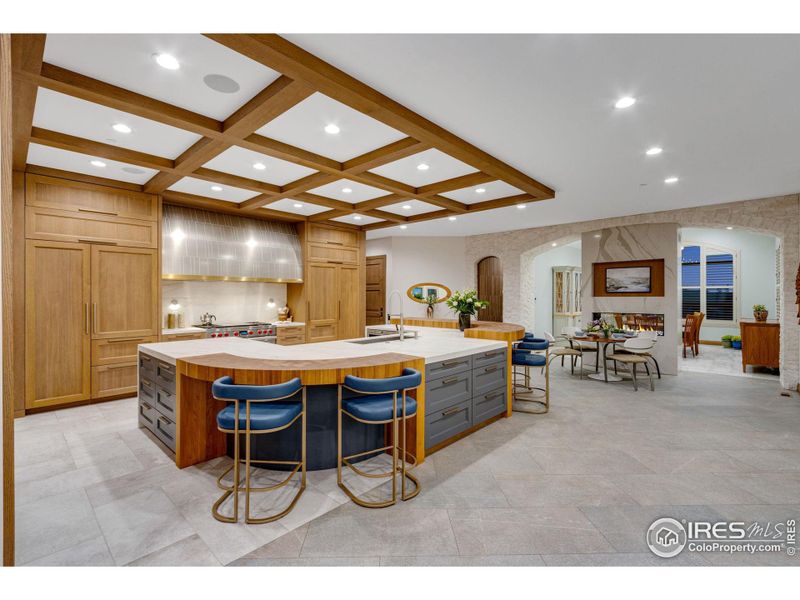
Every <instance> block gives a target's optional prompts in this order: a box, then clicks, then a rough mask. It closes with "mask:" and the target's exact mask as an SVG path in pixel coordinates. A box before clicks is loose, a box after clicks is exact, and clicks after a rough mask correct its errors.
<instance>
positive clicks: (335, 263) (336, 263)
mask: <svg viewBox="0 0 800 600" xmlns="http://www.w3.org/2000/svg"><path fill="white" fill-rule="evenodd" d="M328 263H330V264H332V265H341V264H342V261H340V260H329V261H328Z"/></svg>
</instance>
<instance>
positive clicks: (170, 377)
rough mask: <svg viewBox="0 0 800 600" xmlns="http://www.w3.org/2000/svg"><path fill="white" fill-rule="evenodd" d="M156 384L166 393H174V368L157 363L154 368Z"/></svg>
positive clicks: (163, 363)
mask: <svg viewBox="0 0 800 600" xmlns="http://www.w3.org/2000/svg"><path fill="white" fill-rule="evenodd" d="M156 383H157V384H158V386H159V387H161V388H163V389H165V390H167V391H168V392H170V393H172V394H174V393H175V366H174V365H169V364H167V363H165V362H161V361H158V366H157V367H156Z"/></svg>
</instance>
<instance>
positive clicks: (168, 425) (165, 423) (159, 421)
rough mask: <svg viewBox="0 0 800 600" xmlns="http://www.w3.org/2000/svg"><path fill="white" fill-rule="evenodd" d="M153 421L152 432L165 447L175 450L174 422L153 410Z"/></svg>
mask: <svg viewBox="0 0 800 600" xmlns="http://www.w3.org/2000/svg"><path fill="white" fill-rule="evenodd" d="M155 423H156V427H155V429H154V430H153V433H155V434H156V437H157V438H158V439H159V440H161V441H162V442H163V443H164V445H165V446H166V447H167V448H169V449H170V450H172V451H173V452H175V423H174V422H173V421H172V420H170V419H168V418H167V417H165V416H164V415H162V414H159V413H158V411H155Z"/></svg>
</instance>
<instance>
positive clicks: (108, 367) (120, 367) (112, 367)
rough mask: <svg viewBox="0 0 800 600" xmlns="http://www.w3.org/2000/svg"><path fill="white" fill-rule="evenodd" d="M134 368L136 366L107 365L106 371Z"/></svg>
mask: <svg viewBox="0 0 800 600" xmlns="http://www.w3.org/2000/svg"><path fill="white" fill-rule="evenodd" d="M132 366H134V365H106V368H105V370H106V371H111V370H113V369H124V368H126V367H132Z"/></svg>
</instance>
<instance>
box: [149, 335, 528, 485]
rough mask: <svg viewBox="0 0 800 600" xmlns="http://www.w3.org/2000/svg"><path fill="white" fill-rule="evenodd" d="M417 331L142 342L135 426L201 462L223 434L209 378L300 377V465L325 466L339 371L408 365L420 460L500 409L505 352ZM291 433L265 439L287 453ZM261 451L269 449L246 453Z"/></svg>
mask: <svg viewBox="0 0 800 600" xmlns="http://www.w3.org/2000/svg"><path fill="white" fill-rule="evenodd" d="M497 325H498V326H501V325H505V324H497ZM417 329H418V331H419V337H417V338H415V339H405V340H402V341H401V340H389V341H386V340H384V339H381V338H359V339H355V340H340V341H334V342H321V343H314V344H300V345H295V346H288V347H287V346H276V345H273V344H265V343H261V342H258V341H254V340H246V339H239V338H223V339H201V340H190V341H179V342H169V343H156V344H142V345H140V346H139V422H140V425H141V426H142V427H144V428H146V429H149V430H150V431H151V432H153V434H154V435H155V436H156V438H157V439H158V440H159V441H160V442H162V443H163V444H164V445H165V446H166V447H167V448H169V449H170V450H171V451H173V452H174V453H175V462H176V464H177V466H179V467H181V468H182V467H186V466H189V465H193V464H196V463H199V462H204V461H206V460H210V459H212V458H215V457H217V456H221V455H224V454H225V453H226V452H227V440H226V436H225V434H223V433H221V432H219V431H218V430H217V426H216V414H217V412H218V411H219V410H221V408H222V403H221V402H219V401H216V400H214V399H213V398H212V396H211V383H212V382H213V381H214V380H215V379H217V378H219V377H222V376H224V375H230V376H231V377H233V379H234V381H235V382H236V383H238V384H250V385H269V384H274V383H281V382H284V381H287V380H289V379H291V378H293V377H300V378H301V379H302V381H303V383H304V384H305V385H306V386H308V410H309V438H308V452H309V469H310V470H313V469H323V468H331V467H332V466H335V443H336V442H335V437H336V436H335V434H336V432H335V410H336V389H337V385H338V384H339V383H342V382H343V381H344V377H345V376H346V375H349V374H352V375H356V376H359V377H371V378H382V377H393V376H396V375H399V374H400V373H401V372H402V370H403V369H404V368H407V367H410V368H414V369H418V370H419V371H421V372H422V373H423V381H422V385H421V386H420V388H419V389H418V390H416V391H415V392H414V393H413V395H414V396H415V397H416V400H417V405H418V410H417V416H416V418H414V419H411V420H410V422H409V424H410V427H409V428H408V429H409V431H408V435H409V440H408V441H409V447H413V448H415V449H416V456H417V460H418V462H422V461H423V460H424V458H425V454H426V453H430V452H433V451H435V450H437V449H438V448H441V447H443V446H444V445H447V444H449V443H451V442H452V441H454V440H455V439H459V438H460V437H463V436H464V435H467V434H468V433H470V432H472V431H474V430H476V429H478V428H480V427H482V426H484V425H486V424H487V423H489V422H492V421H493V420H496V419H498V418H500V417H502V416H504V415H506V414H507V406H508V401H509V398H508V387H509V386H508V383H509V369H508V359H509V353H508V350H507V342H505V341H498V340H495V339H480V338H477V337H465V336H464V334H463V333H462V332H460V331H458V330H457V329H455V330H453V329H441V328H435V327H419V328H417ZM519 330H520V333H519V337H522V332H521V331H522V328H519ZM380 429H381V428H376V427H372V428H371V432H372V433H370V434H367V433H366V432H360V433H359V432H356V435H354V436H352V439H354V440H355V442H354V443H357V444H361V445H364V446H365V448H366V447H374V446H379V445H381V443H382V440H383V439H384V436H385V434H386V432H385V431H380ZM376 435H377V436H378V437H377V438H376V437H374V436H376ZM371 436H372V437H371ZM270 437H273V436H270ZM296 439H297V438H296V432H295V434H294V436H293V435H292V434H291V428H289V429H287V430H286V435H285V436H284V437H283V438H281V439H279V440H278V439H276V438H274V437H273V449H274V448H275V447H276V446H277V447H282V451H284V452H289V453H292V452H294V451H295V446H296V442H295V440H296ZM262 450H263V452H270V451H271V450H268V449H266V448H264V449H259V448H257V449H256V452H258V453H261V452H262ZM331 461H333V464H331Z"/></svg>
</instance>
